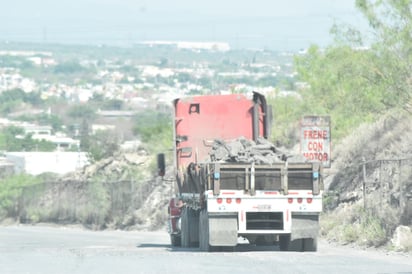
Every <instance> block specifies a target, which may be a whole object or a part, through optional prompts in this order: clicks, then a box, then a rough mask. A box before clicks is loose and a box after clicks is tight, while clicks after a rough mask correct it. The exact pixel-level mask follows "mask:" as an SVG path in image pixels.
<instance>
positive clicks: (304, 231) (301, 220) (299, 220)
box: [291, 214, 319, 240]
mask: <svg viewBox="0 0 412 274" xmlns="http://www.w3.org/2000/svg"><path fill="white" fill-rule="evenodd" d="M318 233H319V215H317V214H311V215H303V214H302V215H300V214H299V215H298V214H292V235H291V240H295V239H303V238H313V239H316V238H317V236H318Z"/></svg>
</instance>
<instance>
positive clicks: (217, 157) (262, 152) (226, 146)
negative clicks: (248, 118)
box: [209, 137, 306, 165]
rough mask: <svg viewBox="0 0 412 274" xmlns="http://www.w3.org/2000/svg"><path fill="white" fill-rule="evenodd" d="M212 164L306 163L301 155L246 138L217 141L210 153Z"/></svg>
mask: <svg viewBox="0 0 412 274" xmlns="http://www.w3.org/2000/svg"><path fill="white" fill-rule="evenodd" d="M209 155H210V162H228V163H233V162H235V163H252V162H254V163H256V164H269V165H271V164H274V163H281V162H285V161H288V162H296V163H298V162H301V163H302V162H306V159H305V158H304V157H303V156H302V155H300V154H296V155H293V154H285V152H283V151H282V150H280V149H279V148H277V147H275V145H273V144H272V143H271V142H269V141H268V140H266V139H264V138H260V137H259V138H257V140H256V142H255V141H252V140H248V139H246V138H244V137H241V138H238V139H236V140H232V141H229V142H225V141H223V140H215V141H214V143H213V147H212V150H211V151H210V153H209Z"/></svg>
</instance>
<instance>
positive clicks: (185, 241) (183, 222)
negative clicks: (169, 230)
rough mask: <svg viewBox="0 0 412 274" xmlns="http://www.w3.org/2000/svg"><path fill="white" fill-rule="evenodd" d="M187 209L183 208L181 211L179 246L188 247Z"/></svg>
mask: <svg viewBox="0 0 412 274" xmlns="http://www.w3.org/2000/svg"><path fill="white" fill-rule="evenodd" d="M188 211H189V210H188V208H187V207H185V208H183V210H182V217H181V218H182V219H181V226H182V227H181V236H180V241H181V246H182V247H189V245H190V235H189V212H188Z"/></svg>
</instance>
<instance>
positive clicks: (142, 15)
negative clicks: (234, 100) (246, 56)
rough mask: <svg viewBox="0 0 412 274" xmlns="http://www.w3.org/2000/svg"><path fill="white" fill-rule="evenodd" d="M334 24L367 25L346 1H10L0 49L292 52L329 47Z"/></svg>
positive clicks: (2, 16)
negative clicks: (214, 45) (154, 47)
mask: <svg viewBox="0 0 412 274" xmlns="http://www.w3.org/2000/svg"><path fill="white" fill-rule="evenodd" d="M334 22H337V23H348V24H352V25H355V26H362V25H366V24H365V22H364V20H363V18H362V17H361V15H360V13H359V12H358V11H357V10H356V9H355V3H354V1H349V0H347V1H338V0H335V1H334V0H311V1H305V0H289V1H287V2H285V1H281V0H274V1H269V0H256V1H253V2H252V1H246V2H239V1H234V0H226V1H217V0H209V1H207V2H195V1H189V0H176V1H173V3H172V2H170V1H162V0H151V1H145V0H140V1H139V0H137V1H136V0H135V1H132V0H123V1H118V0H117V1H116V0H100V1H99V0H84V1H79V0H72V1H68V0H61V1H58V2H56V1H51V0H37V1H34V2H28V1H25V0H15V1H13V2H7V3H4V4H3V8H2V9H1V11H0V42H1V41H2V42H5V41H11V42H35V43H61V44H89V45H101V44H107V45H113V46H130V45H133V44H135V43H141V42H144V41H192V42H210V41H215V42H226V43H228V44H229V45H230V47H231V48H232V49H245V48H253V49H271V50H299V49H303V48H307V47H309V46H310V45H311V44H317V45H319V46H322V47H324V46H327V45H328V44H330V43H331V42H332V37H331V36H330V34H329V30H330V28H331V27H332V25H333V23H334Z"/></svg>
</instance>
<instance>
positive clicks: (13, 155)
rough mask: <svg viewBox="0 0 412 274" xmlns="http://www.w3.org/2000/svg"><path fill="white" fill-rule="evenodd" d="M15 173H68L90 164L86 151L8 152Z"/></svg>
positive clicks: (6, 155)
mask: <svg viewBox="0 0 412 274" xmlns="http://www.w3.org/2000/svg"><path fill="white" fill-rule="evenodd" d="M4 156H5V158H6V160H7V161H8V162H11V163H13V165H14V172H15V173H17V174H18V173H27V174H31V175H39V174H42V173H45V172H52V173H57V174H66V173H69V172H73V171H76V170H78V169H81V168H83V167H84V166H86V165H88V164H89V159H88V157H87V153H86V152H62V151H56V152H6V153H4Z"/></svg>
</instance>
